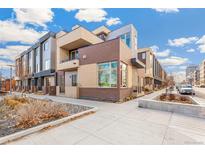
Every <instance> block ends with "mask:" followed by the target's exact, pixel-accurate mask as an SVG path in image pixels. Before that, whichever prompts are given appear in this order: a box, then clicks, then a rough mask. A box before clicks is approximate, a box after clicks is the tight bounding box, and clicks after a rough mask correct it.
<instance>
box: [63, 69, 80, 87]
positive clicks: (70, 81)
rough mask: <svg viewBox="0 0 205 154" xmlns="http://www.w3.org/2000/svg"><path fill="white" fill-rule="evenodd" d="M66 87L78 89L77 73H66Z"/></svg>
mask: <svg viewBox="0 0 205 154" xmlns="http://www.w3.org/2000/svg"><path fill="white" fill-rule="evenodd" d="M65 76H66V83H65V84H66V86H68V87H76V86H77V72H76V71H75V72H66V73H65Z"/></svg>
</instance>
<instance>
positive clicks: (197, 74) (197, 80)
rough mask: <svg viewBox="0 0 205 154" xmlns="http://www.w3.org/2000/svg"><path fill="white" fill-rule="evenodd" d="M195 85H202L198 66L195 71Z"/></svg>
mask: <svg viewBox="0 0 205 154" xmlns="http://www.w3.org/2000/svg"><path fill="white" fill-rule="evenodd" d="M194 85H195V86H199V85H200V70H199V68H197V70H196V71H194Z"/></svg>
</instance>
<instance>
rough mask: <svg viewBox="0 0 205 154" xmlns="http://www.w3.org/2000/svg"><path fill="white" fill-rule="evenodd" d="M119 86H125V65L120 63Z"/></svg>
mask: <svg viewBox="0 0 205 154" xmlns="http://www.w3.org/2000/svg"><path fill="white" fill-rule="evenodd" d="M120 74H121V87H127V65H126V64H124V63H122V62H121V63H120Z"/></svg>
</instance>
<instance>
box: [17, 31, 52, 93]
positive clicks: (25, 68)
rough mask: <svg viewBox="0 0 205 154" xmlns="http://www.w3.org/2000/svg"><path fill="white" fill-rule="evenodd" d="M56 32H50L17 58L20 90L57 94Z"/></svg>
mask: <svg viewBox="0 0 205 154" xmlns="http://www.w3.org/2000/svg"><path fill="white" fill-rule="evenodd" d="M55 61H56V39H55V33H52V32H49V33H47V34H45V35H44V36H43V37H41V38H40V39H39V41H38V42H37V43H35V44H34V45H33V46H32V47H30V48H29V49H28V50H26V51H24V52H23V53H21V54H20V55H19V56H18V57H17V58H16V81H17V82H16V86H17V90H18V91H22V92H26V91H28V92H37V91H40V92H42V93H43V94H48V93H49V94H51V95H55V92H56V86H55V75H56V74H55V67H56V63H55Z"/></svg>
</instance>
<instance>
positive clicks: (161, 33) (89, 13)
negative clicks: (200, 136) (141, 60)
mask: <svg viewBox="0 0 205 154" xmlns="http://www.w3.org/2000/svg"><path fill="white" fill-rule="evenodd" d="M204 17H205V9H0V27H1V28H0V65H1V66H5V65H6V64H8V63H12V62H13V60H14V58H15V55H16V54H18V53H20V52H21V51H22V50H25V49H26V48H28V47H29V46H31V45H32V43H33V42H35V41H36V40H37V39H38V38H39V37H40V36H42V35H43V34H44V33H46V32H47V31H54V32H58V31H59V30H62V29H65V30H67V31H70V30H71V27H72V26H74V25H76V24H79V25H82V26H84V27H86V28H87V29H89V30H94V29H95V28H97V27H99V26H101V25H106V26H107V27H108V28H109V29H111V30H114V29H117V28H119V27H121V26H123V25H126V24H130V23H132V24H133V25H134V26H135V27H136V29H137V31H138V47H139V48H142V47H152V48H153V50H154V51H155V53H156V55H157V56H158V59H159V60H160V61H161V63H162V64H163V66H164V68H165V69H166V70H167V72H169V73H170V72H171V73H173V74H177V75H178V76H183V75H184V69H185V67H186V66H187V65H190V64H199V63H200V62H201V61H202V60H203V59H204V58H205V21H204ZM2 27H3V28H2ZM203 36H204V37H203ZM1 66H0V68H2V69H1V71H2V72H3V73H4V75H6V76H7V75H8V70H7V68H5V67H1Z"/></svg>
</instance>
